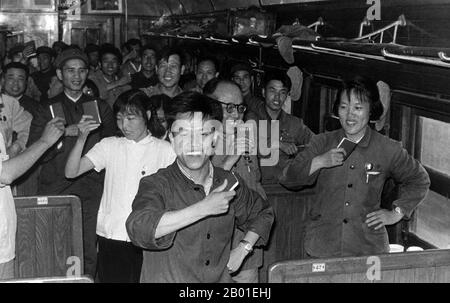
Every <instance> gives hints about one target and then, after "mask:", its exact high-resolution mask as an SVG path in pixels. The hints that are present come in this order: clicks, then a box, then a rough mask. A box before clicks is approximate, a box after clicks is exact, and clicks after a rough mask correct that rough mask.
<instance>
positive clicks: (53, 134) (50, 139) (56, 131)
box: [40, 117, 65, 147]
mask: <svg viewBox="0 0 450 303" xmlns="http://www.w3.org/2000/svg"><path fill="white" fill-rule="evenodd" d="M64 130H65V128H64V120H63V119H62V118H58V117H57V118H54V119H52V120H50V121H49V122H48V123H47V125H46V126H45V129H44V132H43V133H42V136H41V138H40V140H41V141H43V142H44V143H45V144H47V145H48V147H50V146H52V145H53V144H55V143H56V142H57V141H58V140H59V138H61V136H62V135H63V134H64Z"/></svg>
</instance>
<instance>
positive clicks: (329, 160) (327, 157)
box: [320, 148, 346, 168]
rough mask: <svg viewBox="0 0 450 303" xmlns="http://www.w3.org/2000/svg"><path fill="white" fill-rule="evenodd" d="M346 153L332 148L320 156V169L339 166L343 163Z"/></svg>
mask: <svg viewBox="0 0 450 303" xmlns="http://www.w3.org/2000/svg"><path fill="white" fill-rule="evenodd" d="M345 155H346V152H345V150H344V149H343V148H333V149H331V150H329V151H327V152H326V153H324V154H322V155H320V160H321V164H322V168H330V167H335V166H340V165H342V164H343V163H344V159H345V158H344V157H345Z"/></svg>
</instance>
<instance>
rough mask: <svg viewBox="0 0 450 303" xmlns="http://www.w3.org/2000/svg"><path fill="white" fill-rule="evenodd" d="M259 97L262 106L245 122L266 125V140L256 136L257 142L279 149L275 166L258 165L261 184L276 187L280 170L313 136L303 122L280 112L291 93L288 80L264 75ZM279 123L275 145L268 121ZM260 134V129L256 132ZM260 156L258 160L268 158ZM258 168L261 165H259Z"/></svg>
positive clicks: (287, 78) (284, 75)
mask: <svg viewBox="0 0 450 303" xmlns="http://www.w3.org/2000/svg"><path fill="white" fill-rule="evenodd" d="M265 80H266V81H265V83H266V85H265V89H264V90H263V96H264V98H265V102H264V103H262V104H259V105H258V106H257V107H256V109H255V110H254V111H252V112H250V113H249V114H248V115H247V120H249V121H251V120H253V121H256V122H257V123H259V121H263V120H264V121H267V138H262V136H259V140H267V142H268V143H267V144H268V145H267V146H269V147H272V148H274V147H275V148H276V147H277V146H279V150H280V153H279V160H278V163H277V164H276V165H273V166H264V165H261V174H262V181H261V182H262V184H273V183H278V178H279V177H280V176H281V173H282V171H283V168H284V167H285V166H286V165H287V164H288V163H289V162H290V161H292V159H293V158H294V157H295V155H296V154H297V153H298V152H299V151H300V150H301V149H302V148H303V146H304V145H305V144H307V143H308V142H309V140H310V139H311V137H312V136H313V135H314V133H313V132H312V131H311V130H310V129H309V128H308V127H307V126H306V125H305V124H304V123H303V120H302V119H300V118H298V117H296V116H293V115H291V114H288V113H286V112H285V111H283V109H282V107H283V105H284V102H286V99H287V97H288V95H289V91H290V90H291V85H292V84H291V80H290V78H289V77H288V76H287V75H286V74H285V73H282V72H268V73H266V78H265ZM273 120H277V121H279V142H273V141H278V140H275V139H274V140H272V139H271V121H273ZM259 130H260V129H259ZM268 156H269V155H261V154H260V157H268ZM261 164H262V161H261Z"/></svg>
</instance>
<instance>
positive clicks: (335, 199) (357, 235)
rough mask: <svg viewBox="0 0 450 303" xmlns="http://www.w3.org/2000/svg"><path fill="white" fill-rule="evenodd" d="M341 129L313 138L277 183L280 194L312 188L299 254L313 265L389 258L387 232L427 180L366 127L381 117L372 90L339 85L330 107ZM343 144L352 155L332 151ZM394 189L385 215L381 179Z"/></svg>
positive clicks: (397, 147)
mask: <svg viewBox="0 0 450 303" xmlns="http://www.w3.org/2000/svg"><path fill="white" fill-rule="evenodd" d="M333 110H334V114H335V115H336V116H338V117H339V121H340V123H341V126H342V129H339V130H335V131H332V132H328V133H323V134H320V135H317V136H315V137H313V139H312V140H311V142H310V144H309V145H308V146H307V148H306V149H305V150H304V151H303V152H302V153H299V154H298V155H297V157H296V158H295V160H294V161H293V162H292V163H291V164H290V165H288V166H287V167H286V168H285V170H284V173H283V176H282V178H281V179H280V182H281V183H282V184H283V185H285V186H287V187H298V186H304V185H313V184H316V185H315V186H316V189H317V195H316V198H315V200H316V201H314V202H313V204H312V210H311V212H310V218H309V221H308V224H307V227H306V234H305V239H304V241H305V244H304V246H305V250H306V254H307V255H309V256H310V257H315V258H332V257H344V256H362V255H377V254H383V253H387V252H389V242H388V235H387V232H386V228H385V226H386V225H392V224H395V223H397V222H398V221H400V220H401V219H402V218H403V217H407V218H408V217H409V216H410V215H411V213H412V212H413V210H414V209H415V208H416V207H417V205H418V204H419V203H420V202H421V201H423V199H424V198H425V196H426V194H427V191H428V187H429V186H430V179H429V177H428V174H427V172H426V171H425V169H424V168H423V167H422V165H421V164H420V163H419V162H418V161H417V160H415V159H414V158H412V157H411V156H410V155H408V152H407V151H406V150H405V149H403V148H402V147H401V144H400V143H399V142H396V141H394V140H391V139H389V138H387V137H386V136H383V135H381V134H379V133H378V132H377V131H374V130H372V129H371V128H370V127H369V125H368V124H369V120H372V121H376V120H378V119H379V117H380V115H381V114H382V112H383V107H382V105H381V102H380V97H379V93H378V88H377V86H376V84H375V83H373V82H372V81H371V80H369V79H366V78H362V77H356V78H355V79H353V80H352V81H349V82H346V83H345V84H344V88H343V90H342V91H341V93H340V94H339V98H338V99H337V100H336V102H335V104H334V108H333ZM343 138H348V139H350V140H352V141H353V142H355V143H356V148H355V149H354V150H353V152H351V150H350V149H347V150H346V149H344V148H337V146H338V144H339V142H340V141H341V140H342V139H343ZM389 177H392V178H393V179H394V181H396V182H397V183H399V184H400V191H399V192H400V194H399V197H398V199H397V200H395V201H394V202H393V207H392V209H391V210H388V209H382V208H381V207H380V197H381V192H382V190H383V186H384V183H385V181H386V179H387V178H389Z"/></svg>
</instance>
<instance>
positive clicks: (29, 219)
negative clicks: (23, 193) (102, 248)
mask: <svg viewBox="0 0 450 303" xmlns="http://www.w3.org/2000/svg"><path fill="white" fill-rule="evenodd" d="M14 202H15V204H16V212H17V235H16V258H15V277H16V278H19V279H20V278H37V277H65V276H66V275H67V274H68V271H69V270H71V271H72V272H73V273H77V274H79V275H82V274H83V238H82V221H81V202H80V199H79V198H78V197H76V196H50V197H16V198H14ZM74 266H77V267H79V268H77V269H76V270H73V269H74Z"/></svg>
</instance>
